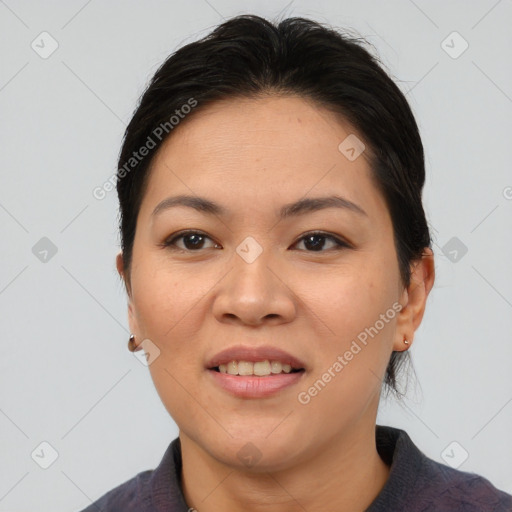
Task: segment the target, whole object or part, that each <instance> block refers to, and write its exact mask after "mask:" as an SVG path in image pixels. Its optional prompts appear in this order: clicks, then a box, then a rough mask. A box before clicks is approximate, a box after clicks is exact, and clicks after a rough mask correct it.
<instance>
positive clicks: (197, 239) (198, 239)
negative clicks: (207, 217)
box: [164, 231, 220, 251]
mask: <svg viewBox="0 0 512 512" xmlns="http://www.w3.org/2000/svg"><path fill="white" fill-rule="evenodd" d="M208 241H210V242H211V243H210V246H208ZM164 245H165V246H166V247H170V248H176V249H182V250H185V251H197V250H200V249H205V248H206V249H208V248H218V247H220V245H218V244H216V243H215V242H213V240H212V239H211V238H210V237H209V236H207V235H205V234H204V233H201V232H199V231H186V232H182V233H180V234H179V235H177V236H174V237H173V238H171V239H170V240H168V241H166V242H165V244H164Z"/></svg>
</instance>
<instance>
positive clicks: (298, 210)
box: [151, 195, 368, 219]
mask: <svg viewBox="0 0 512 512" xmlns="http://www.w3.org/2000/svg"><path fill="white" fill-rule="evenodd" d="M176 206H185V207H187V208H192V209H194V210H196V211H198V212H202V213H206V214H208V215H216V216H222V215H227V214H228V213H229V210H227V209H226V208H224V207H223V206H221V205H220V204H217V203H215V202H213V201H211V200H210V199H206V198H205V197H198V196H188V195H179V196H172V197H168V198H166V199H164V200H163V201H161V202H160V203H158V204H157V206H156V207H155V209H154V210H153V213H152V214H151V215H152V216H153V217H155V216H157V215H158V214H159V213H161V212H163V211H164V210H168V209H169V208H173V207H176ZM326 208H341V209H345V210H348V211H350V212H353V213H357V214H358V215H361V216H366V217H368V214H367V213H366V212H365V211H364V210H363V209H362V208H361V207H360V206H359V205H357V204H356V203H353V202H352V201H349V200H348V199H346V198H344V197H341V196H338V195H332V196H326V197H314V198H305V199H299V200H298V201H296V202H294V203H289V204H286V205H284V206H283V207H282V208H281V210H280V211H279V217H280V218H281V219H285V218H289V217H295V216H297V215H303V214H305V213H309V212H316V211H319V210H323V209H326Z"/></svg>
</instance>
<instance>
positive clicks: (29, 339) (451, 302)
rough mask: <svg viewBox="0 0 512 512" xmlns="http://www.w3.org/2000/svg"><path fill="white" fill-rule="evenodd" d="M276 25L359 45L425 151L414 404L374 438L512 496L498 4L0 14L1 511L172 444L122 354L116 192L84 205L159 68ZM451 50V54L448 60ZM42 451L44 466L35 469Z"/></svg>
mask: <svg viewBox="0 0 512 512" xmlns="http://www.w3.org/2000/svg"><path fill="white" fill-rule="evenodd" d="M285 8H286V9H285ZM283 9H284V13H285V14H286V15H289V16H292V15H295V16H299V15H300V16H308V17H312V18H314V19H316V20H319V21H322V22H329V23H331V24H333V25H335V26H338V27H350V28H353V29H355V30H357V31H358V32H359V33H360V34H361V35H362V36H364V37H366V38H367V39H368V40H369V41H370V42H372V43H373V44H374V45H375V46H376V48H377V50H378V53H379V55H380V57H381V59H382V60H383V61H384V63H385V64H386V66H388V69H389V71H390V72H391V73H392V74H393V75H394V77H395V78H396V80H398V83H399V86H400V88H401V89H402V90H403V91H404V92H405V93H407V98H408V99H409V101H410V102H411V106H412V108H413V111H414V113H415V115H416V117H417V120H418V124H419V126H420V130H421V133H422V137H423V142H424V145H425V149H426V164H427V173H428V178H427V183H426V189H425V194H424V199H425V207H426V210H427V215H428V218H429V221H430V223H431V225H432V228H433V235H434V237H435V247H434V249H435V254H436V270H437V280H436V284H435V288H434V290H433V292H432V294H431V296H430V299H429V304H428V308H427V312H426V316H425V318H424V321H423V324H422V326H421V328H420V329H419V330H418V331H417V333H416V338H415V340H414V345H413V347H412V349H411V351H412V356H413V360H414V363H415V368H416V372H417V375H418V380H419V384H418V385H416V386H411V388H410V391H409V397H408V399H407V400H405V402H404V403H403V404H402V405H398V404H397V403H396V402H394V401H393V400H388V401H387V402H385V403H382V406H381V410H380V412H379V423H381V424H389V425H394V426H398V427H400V428H403V429H405V430H407V431H408V432H409V434H410V436H411V437H412V439H413V440H414V441H415V442H416V444H417V445H418V446H419V447H420V448H421V449H422V450H423V451H424V452H425V453H426V454H427V455H428V456H430V457H432V458H433V459H435V460H439V461H443V462H445V463H446V461H447V460H450V462H452V463H454V464H455V463H458V462H460V461H461V460H462V459H463V458H464V451H463V450H465V451H467V452H468V454H469V456H468V458H467V460H465V461H464V462H463V463H462V464H461V465H460V466H459V469H461V470H464V471H473V472H476V473H478V474H481V475H483V476H485V477H486V478H488V479H490V480H491V482H492V483H493V484H494V485H495V486H497V487H498V488H501V489H503V490H506V491H507V492H509V493H512V470H511V460H512V438H511V435H510V432H511V431H512V429H511V425H512V403H511V402H512V379H511V362H512V339H511V338H512V336H511V332H512V314H511V313H512V271H511V268H510V261H511V258H510V254H511V252H512V237H511V234H512V172H511V167H510V139H511V133H512V80H511V79H512V70H511V66H510V62H511V54H512V51H511V50H512V32H511V31H510V24H511V22H512V2H511V1H510V0H501V1H495V0H481V1H471V2H468V1H466V0H465V1H462V0H461V1H452V2H446V1H444V0H443V1H442V0H436V1H420V0H416V1H414V2H413V1H412V0H394V1H387V2H381V1H378V0H375V1H365V2H355V1H340V0H329V1H327V0H325V1H322V0H315V1H314V2H306V1H300V0H295V1H294V2H291V3H289V4H288V2H281V1H261V2H256V1H242V2H237V1H234V0H208V1H206V0H188V1H174V2H164V1H152V2H134V1H130V2H127V1H124V2H121V1H106V0H92V1H89V2H87V1H83V0H74V1H67V2H64V1H52V2H49V1H48V2H36V1H31V2H29V1H26V2H15V1H14V0H6V1H0V39H1V46H0V48H1V50H0V51H1V67H0V109H1V122H0V131H1V132H0V134H1V139H0V140H1V165H0V169H1V170H0V173H1V187H0V236H1V249H2V250H1V261H0V315H1V332H2V335H1V338H0V344H1V345H0V347H1V358H0V376H1V382H0V449H1V453H2V455H1V457H0V460H1V462H0V464H1V467H0V511H4V512H6V511H11V512H12V511H18V512H21V511H28V510H37V511H40V512H44V511H52V512H60V511H62V512H64V511H71V510H79V509H81V508H83V507H85V506H86V505H88V504H89V503H90V501H91V500H94V499H96V498H98V497H99V496H100V495H101V494H103V493H104V492H106V491H107V490H109V489H111V488H112V487H114V486H116V485H118V484H120V483H121V482H123V481H125V480H127V479H128V478H131V477H132V476H134V475H135V474H136V473H138V472H140V471H142V470H145V469H151V468H154V467H155V466H156V465H157V464H158V463H159V461H160V459H161V457H162V455H163V453H164V450H165V448H166V447H167V445H168V443H169V442H170V441H171V440H172V439H173V438H174V437H175V436H176V434H177V428H176V426H175V424H174V422H173V421H172V419H171V418H170V417H169V416H168V414H167V412H166V411H165V409H164V407H163V405H162V404H161V402H160V400H159V398H158V395H157V393H156V391H155V390H154V388H153V384H152V381H151V378H150V375H149V372H148V369H147V368H146V367H144V366H143V365H142V364H141V363H140V362H139V360H137V359H136V358H135V357H134V356H133V355H132V354H131V353H129V352H128V350H127V348H126V341H127V339H128V334H129V332H128V327H127V319H126V299H125V296H124V290H123V288H122V286H121V284H120V281H119V280H118V278H117V274H116V271H115V264H114V259H115V255H116V253H117V251H118V234H117V202H116V194H115V191H113V192H110V193H109V194H107V197H106V198H105V199H104V200H102V201H99V200H96V199H95V198H94V197H93V195H92V190H93V188H94V187H96V186H99V185H101V184H102V183H103V182H104V181H105V180H107V179H108V178H109V177H110V176H111V175H112V173H113V172H115V168H116V157H117V155H118V151H119V146H120V142H121V137H122V134H123V131H124V128H125V125H126V123H127V121H128V120H129V119H130V116H131V113H132V112H133V109H134V107H135V104H136V101H137V99H138V97H139V95H140V94H141V92H142V91H143V89H144V87H145V85H146V83H147V80H148V79H149V77H150V76H151V75H152V74H153V73H154V71H155V70H156V68H157V66H158V65H159V64H160V63H161V62H162V61H163V60H164V59H165V58H166V56H167V55H168V54H169V53H171V52H172V51H174V50H175V49H176V48H177V47H178V46H181V45H182V44H184V43H187V42H190V41H192V40H195V39H197V38H198V37H200V36H203V35H205V34H206V33H207V32H208V31H210V30H211V29H212V28H213V27H214V26H215V25H216V24H218V23H219V22H221V21H222V19H223V17H230V16H232V15H236V14H242V13H249V12H250V13H255V14H260V15H264V16H268V17H273V16H275V15H277V14H278V13H279V12H280V11H282V10H283ZM43 31H47V32H48V33H49V34H51V36H52V37H53V38H54V39H55V40H56V41H57V42H58V45H59V47H58V49H57V50H56V51H55V52H54V53H53V54H52V55H51V56H49V57H48V58H47V59H43V58H41V57H40V56H39V54H38V53H36V51H34V50H33V49H32V47H31V43H32V41H35V43H34V44H38V45H39V47H42V46H43V45H44V47H45V48H46V50H48V49H49V48H50V41H49V39H45V40H44V42H41V37H47V36H41V37H40V36H39V34H40V33H41V32H43ZM454 31H456V32H458V33H459V34H460V36H461V37H462V38H463V39H464V40H465V41H467V43H468V44H469V47H468V49H467V50H466V51H465V52H464V53H462V54H461V55H460V56H458V57H457V58H453V54H454V53H458V52H459V51H460V49H461V48H462V44H463V41H462V39H460V38H458V36H450V37H449V38H448V39H446V38H447V37H448V36H449V35H450V34H451V33H452V32H454ZM454 37H455V38H454ZM445 40H446V42H445V43H444V44H443V41H445ZM450 46H451V47H452V48H451V49H450V48H449V47H450ZM446 49H447V50H448V51H451V52H452V56H450V55H449V54H448V53H447V51H445V50H446ZM40 51H42V49H41V50H40ZM507 187H508V188H507ZM42 237H47V238H49V239H50V240H51V241H52V242H53V244H55V246H56V247H57V253H56V254H55V255H54V256H53V257H50V256H51V253H50V254H49V255H48V256H47V260H48V261H46V262H43V261H41V260H40V259H39V258H40V257H43V255H42V254H39V257H36V255H35V254H34V253H33V250H32V248H33V247H34V246H35V245H36V244H37V243H38V241H39V240H40V239H41V238H42ZM454 237H455V238H456V240H452V238H454ZM447 244H448V245H447ZM452 244H459V248H457V246H456V245H452ZM460 244H464V245H465V246H466V247H467V253H466V254H463V253H462V252H461V251H460ZM36 247H39V246H36ZM454 248H455V250H457V251H458V254H457V259H456V260H455V261H452V260H454V256H455V253H454V252H453V250H454ZM36 253H37V251H36ZM44 441H46V442H47V443H49V444H50V445H51V446H52V447H53V448H54V449H55V450H56V451H57V452H58V458H57V460H56V461H55V462H54V463H53V464H52V465H51V466H50V467H49V468H48V469H42V468H41V467H40V465H39V464H43V463H44V462H45V461H46V462H47V463H48V462H49V461H50V458H49V457H51V449H49V448H48V447H47V446H46V445H43V446H42V447H41V446H40V443H42V442H44ZM453 441H456V442H457V443H459V444H457V445H452V446H451V447H449V445H450V443H452V442H453ZM447 447H449V448H448V449H447ZM34 450H35V454H34V459H35V460H36V461H37V463H36V462H35V460H34V459H33V458H32V456H31V454H32V453H33V452H34ZM442 454H444V458H443V455H442Z"/></svg>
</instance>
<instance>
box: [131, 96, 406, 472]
mask: <svg viewBox="0 0 512 512" xmlns="http://www.w3.org/2000/svg"><path fill="white" fill-rule="evenodd" d="M351 134H352V135H353V134H354V130H353V129H352V128H351V127H350V126H349V125H348V124H344V123H342V122H341V121H340V119H339V117H338V116H335V115H334V114H332V113H330V112H328V111H326V110H323V109H322V108H321V107H319V106H318V105H315V104H312V103H311V102H309V101H305V100H303V99H301V98H297V97H266V98H261V99H250V100H249V99H241V100H238V99H237V100H231V101H225V102H219V103H216V104H214V105H212V106H209V107H206V108H205V109H204V110H203V111H198V112H197V113H195V114H194V116H193V117H191V118H190V119H187V120H186V121H185V122H183V124H182V125H180V126H179V127H178V128H176V129H175V132H173V134H172V136H171V137H170V138H169V139H168V140H167V141H166V142H165V144H164V145H163V146H162V147H161V148H160V150H159V153H158V154H157V156H156V158H155V160H154V161H153V164H152V168H151V175H150V180H149V183H148V188H147V191H146V193H145V195H144V198H143V201H142V205H141V209H140V212H139V216H138V221H137V228H136V236H135V241H134V246H133V258H132V266H131V270H130V276H129V277H130V286H131V291H130V297H129V320H130V327H131V330H132V332H133V333H134V334H135V335H136V337H137V339H138V340H143V339H144V340H150V341H149V342H148V341H145V342H144V343H145V344H146V345H147V346H146V348H147V349H148V352H149V353H150V358H151V359H153V356H155V355H156V357H154V360H153V361H152V362H151V359H150V362H151V364H150V366H149V369H150V372H151V376H152V379H153V381H154V384H155V386H156V389H157V391H158V393H159V395H160V397H161V400H162V402H163V404H164V405H165V407H166V408H167V410H168V411H169V413H170V414H171V416H172V417H173V419H174V420H175V422H176V423H177V425H178V427H179V429H180V435H183V436H186V437H187V438H188V439H190V440H192V441H193V442H194V443H195V444H196V445H197V446H198V447H199V448H200V449H201V450H203V451H204V452H205V453H207V454H209V455H210V456H212V457H213V458H215V459H216V460H217V461H221V462H223V463H225V464H228V465H232V466H241V465H242V464H244V460H243V459H244V457H243V456H245V455H247V453H246V452H249V453H248V455H254V456H256V457H258V458H260V457H261V458H260V460H259V462H258V468H260V469H261V470H266V471H267V470H270V469H273V470H276V469H279V468H286V467H288V466H291V465H293V464H296V463H299V462H300V461H304V460H306V459H307V458H308V457H310V456H312V455H313V454H315V453H319V452H320V451H321V450H324V449H326V448H327V447H328V446H330V445H332V443H333V442H336V440H339V439H341V438H343V437H344V438H347V437H348V436H350V433H351V432H354V431H355V430H356V428H358V427H360V426H361V425H362V424H368V425H372V428H373V427H374V422H375V415H376V409H377V404H378V398H379V393H380V389H381V381H382V378H383V377H384V374H385V370H386V366H387V363H388V361H389V357H390V355H391V352H392V350H403V349H404V348H406V347H404V345H403V343H402V341H403V335H402V334H401V333H400V332H399V330H398V329H397V320H398V317H399V313H398V310H399V308H400V305H399V303H400V301H401V300H402V299H403V297H404V295H403V293H404V290H403V288H402V284H401V282H400V278H399V268H398V261H397V255H396V251H395V247H394V241H393V228H392V223H391V219H390V216H389V212H388V210H387V207H386V205H385V202H384V199H383V197H382V196H381V195H380V193H379V192H378V191H377V189H376V188H375V186H374V185H373V183H372V181H371V177H370V168H369V165H368V162H367V160H366V155H365V153H364V152H363V153H362V154H361V155H360V156H359V157H358V158H356V159H353V158H350V159H349V158H347V156H346V154H347V153H345V154H344V153H342V152H341V151H340V150H339V149H338V146H339V145H340V143H341V142H342V141H344V140H345V139H346V138H347V137H348V136H349V135H351ZM356 136H357V135H356ZM359 139H361V136H359ZM349 140H351V139H349ZM357 149H358V148H356V150H357ZM348 154H349V155H350V152H349V153H348ZM176 196H189V197H192V198H195V199H196V203H195V206H196V207H194V203H192V202H191V201H188V203H186V201H185V204H184V203H183V201H182V202H181V203H180V202H179V201H178V202H177V201H174V204H170V203H171V202H169V201H168V202H167V204H166V203H165V202H164V203H162V201H165V200H166V199H168V198H174V197H176ZM332 197H337V198H338V200H336V199H330V200H327V201H324V202H322V201H316V202H315V201H310V200H314V199H325V198H332ZM198 198H201V199H204V200H207V201H209V203H204V202H203V203H200V202H199V201H197V199H198ZM339 198H342V199H343V200H344V201H343V200H339ZM299 201H302V203H298V202H299ZM211 203H214V204H213V205H212V204H211ZM295 203H298V204H296V205H295V206H294V207H292V206H291V205H294V204H295ZM155 209H156V213H155ZM187 232H188V233H187ZM405 293H406V292H405ZM225 349H234V350H235V352H232V353H228V354H227V355H225V357H222V356H220V357H217V355H218V354H219V353H221V352H222V351H224V350H225ZM236 350H239V351H238V352H237V351H236ZM279 351H282V352H279ZM151 353H153V354H152V355H151ZM231 359H235V360H237V361H240V360H241V361H243V362H242V363H241V364H238V365H237V366H236V365H234V364H231V369H232V370H233V369H235V368H238V371H240V373H245V372H248V373H251V365H250V364H247V363H251V362H254V361H259V362H260V363H261V364H258V365H256V366H252V372H254V371H257V372H259V373H266V372H268V367H269V365H270V367H271V370H270V371H272V368H273V369H274V370H275V371H276V372H278V371H281V373H279V374H278V373H276V374H271V375H269V376H254V375H252V376H243V375H238V376H236V375H227V374H224V373H220V372H219V371H217V370H216V369H211V368H213V366H219V369H222V370H223V371H224V368H220V364H221V363H222V361H224V362H225V363H228V362H229V360H231ZM265 360H268V361H269V363H268V365H267V363H265V362H264V361H265ZM244 361H245V362H244ZM272 361H276V362H281V363H282V364H281V367H280V366H279V365H277V364H275V363H274V364H272ZM288 363H292V367H293V368H294V370H293V371H292V372H290V373H284V372H283V371H282V368H284V369H285V370H286V369H287V368H286V366H283V364H284V365H286V364H288ZM229 368H230V366H229V364H228V365H227V369H229ZM295 370H299V371H295ZM234 371H236V370H234ZM272 379H273V380H272ZM247 443H252V445H249V444H247ZM244 450H245V451H244ZM241 455H243V456H241Z"/></svg>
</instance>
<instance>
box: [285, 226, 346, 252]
mask: <svg viewBox="0 0 512 512" xmlns="http://www.w3.org/2000/svg"><path fill="white" fill-rule="evenodd" d="M327 240H328V241H329V242H330V247H327V249H342V248H349V247H350V245H349V244H348V243H346V242H344V241H342V240H340V239H339V238H337V237H335V236H333V235H329V234H327V233H323V232H321V231H315V232H312V233H307V234H306V235H303V236H302V237H301V238H300V239H299V240H298V242H296V243H295V244H294V245H297V244H301V243H304V247H305V248H306V251H308V252H325V251H322V249H325V248H326V245H327V246H329V242H328V243H327V244H326V241H327Z"/></svg>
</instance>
